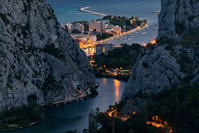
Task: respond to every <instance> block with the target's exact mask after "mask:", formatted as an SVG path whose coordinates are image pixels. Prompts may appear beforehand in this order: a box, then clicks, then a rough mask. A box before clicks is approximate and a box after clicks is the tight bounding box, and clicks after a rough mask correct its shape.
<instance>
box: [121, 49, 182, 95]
mask: <svg viewBox="0 0 199 133" xmlns="http://www.w3.org/2000/svg"><path fill="white" fill-rule="evenodd" d="M132 73H133V74H132V76H131V77H130V79H129V81H128V83H127V85H126V88H125V91H124V95H125V96H126V97H132V96H135V95H136V94H137V93H138V92H142V93H146V94H152V93H154V94H157V93H158V92H159V91H161V90H163V89H164V88H171V87H172V86H173V85H177V84H179V82H180V81H179V78H181V77H184V74H183V73H182V72H181V71H180V65H179V64H178V63H177V61H176V59H175V58H174V57H173V56H171V55H170V52H169V51H167V50H165V46H164V45H162V46H158V47H156V48H155V49H154V50H152V49H151V48H148V49H147V50H146V51H145V52H144V53H143V55H142V56H140V57H139V59H138V60H137V63H136V64H135V65H134V67H133V70H132Z"/></svg>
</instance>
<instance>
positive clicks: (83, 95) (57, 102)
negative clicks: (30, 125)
mask: <svg viewBox="0 0 199 133" xmlns="http://www.w3.org/2000/svg"><path fill="white" fill-rule="evenodd" d="M77 92H78V93H81V95H80V96H78V97H74V98H69V99H67V100H61V101H56V102H53V103H52V104H60V103H67V102H71V101H75V100H79V99H81V98H84V97H86V96H87V95H86V93H85V92H83V91H81V90H77Z"/></svg>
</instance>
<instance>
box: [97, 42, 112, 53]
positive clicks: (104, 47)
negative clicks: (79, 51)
mask: <svg viewBox="0 0 199 133" xmlns="http://www.w3.org/2000/svg"><path fill="white" fill-rule="evenodd" d="M112 49H113V44H97V45H95V54H102V53H104V54H107V53H108V51H112Z"/></svg>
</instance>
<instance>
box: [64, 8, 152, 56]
mask: <svg viewBox="0 0 199 133" xmlns="http://www.w3.org/2000/svg"><path fill="white" fill-rule="evenodd" d="M87 9H89V7H85V8H81V9H80V11H82V12H86V13H91V14H94V15H100V16H103V18H102V19H97V20H91V21H76V22H67V23H66V24H63V25H62V28H63V29H65V30H66V31H68V32H69V34H70V35H71V37H72V38H73V39H74V40H75V41H77V42H78V43H79V46H80V48H81V49H82V50H84V51H85V52H86V53H88V52H87V51H88V48H92V49H93V52H92V54H87V56H90V55H94V54H102V53H105V54H106V53H107V52H108V51H111V50H113V49H114V48H120V46H115V45H114V44H111V43H107V41H109V40H112V39H117V38H119V37H120V36H124V35H127V34H130V33H132V32H136V31H139V30H142V29H145V28H147V27H148V24H147V20H140V19H139V18H138V17H131V18H127V17H123V16H112V15H106V14H101V13H97V12H92V11H89V10H87Z"/></svg>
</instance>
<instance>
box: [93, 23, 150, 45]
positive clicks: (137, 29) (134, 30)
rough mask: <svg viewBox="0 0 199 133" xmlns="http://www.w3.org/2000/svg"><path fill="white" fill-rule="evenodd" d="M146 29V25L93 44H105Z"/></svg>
mask: <svg viewBox="0 0 199 133" xmlns="http://www.w3.org/2000/svg"><path fill="white" fill-rule="evenodd" d="M147 27H148V24H145V25H144V26H142V27H137V28H135V29H132V30H130V31H127V32H123V33H121V34H117V35H115V36H113V37H109V38H107V39H104V40H101V41H97V42H95V44H100V43H104V42H107V41H110V40H113V39H116V38H118V37H121V36H125V35H128V34H130V33H133V32H136V31H140V30H143V29H145V28H147Z"/></svg>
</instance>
